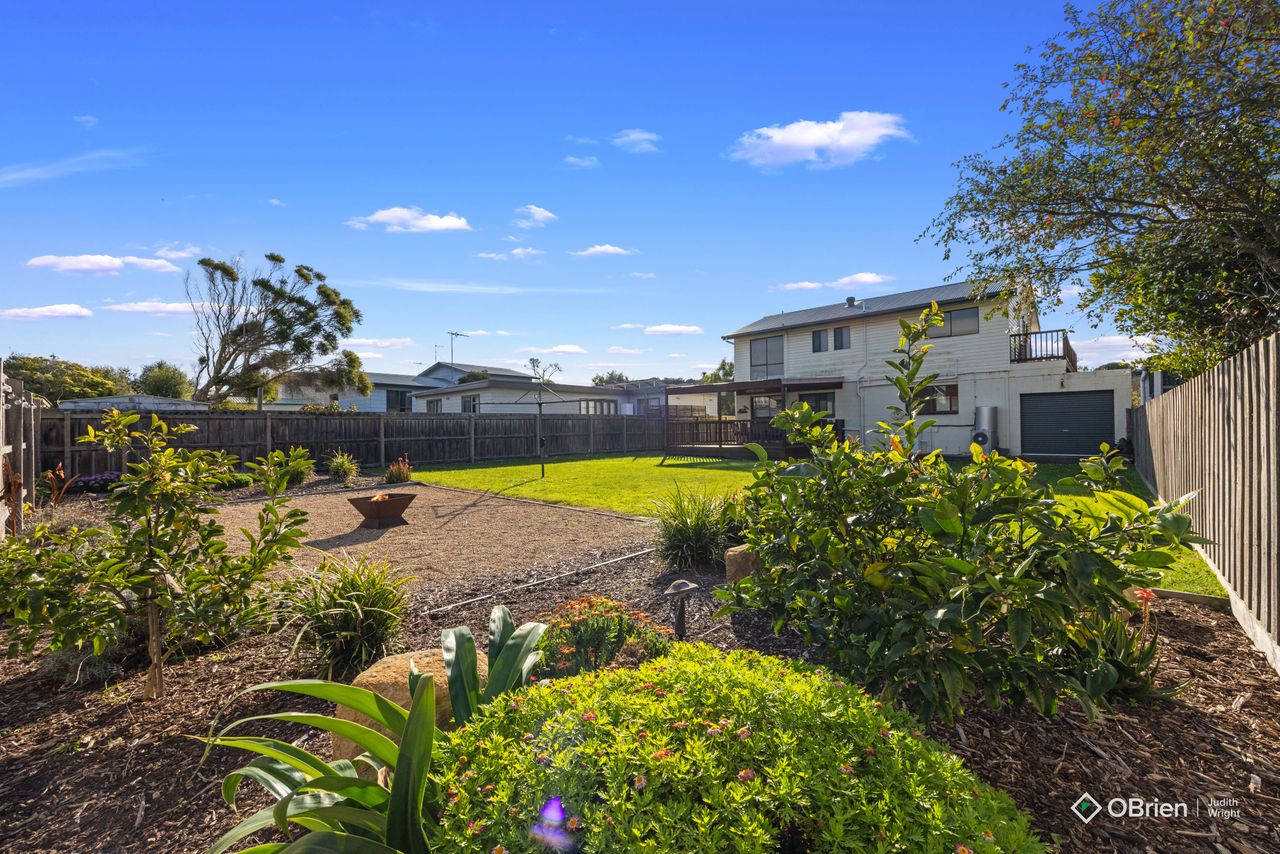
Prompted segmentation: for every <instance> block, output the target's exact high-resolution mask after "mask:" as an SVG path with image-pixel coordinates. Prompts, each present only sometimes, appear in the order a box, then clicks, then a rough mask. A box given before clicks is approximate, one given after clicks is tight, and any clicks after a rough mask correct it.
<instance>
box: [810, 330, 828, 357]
mask: <svg viewBox="0 0 1280 854" xmlns="http://www.w3.org/2000/svg"><path fill="white" fill-rule="evenodd" d="M813 352H815V353H825V352H827V330H825V329H815V330H813Z"/></svg>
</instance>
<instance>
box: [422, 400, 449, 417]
mask: <svg viewBox="0 0 1280 854" xmlns="http://www.w3.org/2000/svg"><path fill="white" fill-rule="evenodd" d="M422 411H423V412H425V413H426V414H428V415H440V414H441V413H443V412H444V401H443V400H441V399H440V398H438V397H429V398H427V399H426V400H424V401H422Z"/></svg>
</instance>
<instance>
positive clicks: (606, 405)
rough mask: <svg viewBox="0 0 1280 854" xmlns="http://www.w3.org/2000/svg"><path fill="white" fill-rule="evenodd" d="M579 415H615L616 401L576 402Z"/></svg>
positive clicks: (616, 410)
mask: <svg viewBox="0 0 1280 854" xmlns="http://www.w3.org/2000/svg"><path fill="white" fill-rule="evenodd" d="M578 414H579V415H617V414H618V401H616V400H580V401H578Z"/></svg>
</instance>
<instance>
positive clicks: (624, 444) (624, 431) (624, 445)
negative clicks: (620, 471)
mask: <svg viewBox="0 0 1280 854" xmlns="http://www.w3.org/2000/svg"><path fill="white" fill-rule="evenodd" d="M627 450H628V448H627V416H626V415H624V416H622V453H624V454H625V453H626V452H627Z"/></svg>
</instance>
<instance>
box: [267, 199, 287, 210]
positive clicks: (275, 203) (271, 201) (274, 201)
mask: <svg viewBox="0 0 1280 854" xmlns="http://www.w3.org/2000/svg"><path fill="white" fill-rule="evenodd" d="M267 204H269V205H271V207H273V208H282V207H284V202H282V201H280V200H279V199H267Z"/></svg>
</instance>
